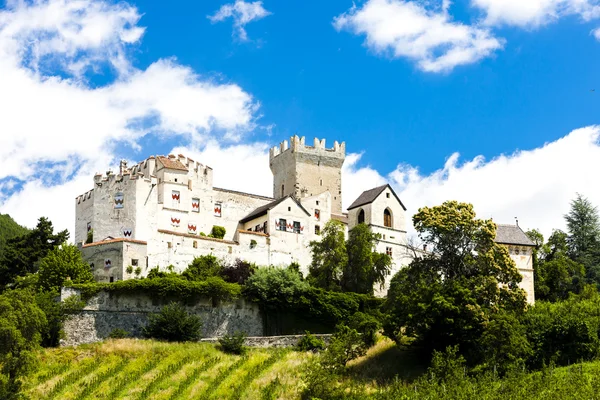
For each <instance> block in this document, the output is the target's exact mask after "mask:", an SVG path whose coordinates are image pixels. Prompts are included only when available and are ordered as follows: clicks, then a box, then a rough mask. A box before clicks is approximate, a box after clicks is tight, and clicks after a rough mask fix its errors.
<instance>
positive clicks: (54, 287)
mask: <svg viewBox="0 0 600 400" xmlns="http://www.w3.org/2000/svg"><path fill="white" fill-rule="evenodd" d="M38 275H39V281H38V284H39V286H40V288H41V289H42V290H45V291H59V290H60V288H61V286H63V284H64V283H65V281H67V279H70V281H71V282H73V283H85V282H93V281H94V276H93V275H92V272H91V269H90V266H89V265H88V264H87V263H86V262H85V261H83V258H82V256H81V252H80V251H79V249H78V248H77V247H76V246H74V245H71V244H64V245H62V246H61V247H56V248H54V249H53V250H51V251H50V252H48V254H47V255H46V256H45V257H44V258H42V259H41V260H40V264H39V272H38Z"/></svg>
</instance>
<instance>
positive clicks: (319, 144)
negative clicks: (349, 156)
mask: <svg viewBox="0 0 600 400" xmlns="http://www.w3.org/2000/svg"><path fill="white" fill-rule="evenodd" d="M288 151H290V152H293V153H296V152H298V153H307V154H314V155H319V156H321V157H323V156H325V157H333V158H340V159H342V160H343V159H344V158H345V157H346V143H345V142H342V143H338V142H337V141H335V142H333V148H330V149H328V148H327V147H326V146H325V139H317V138H315V139H314V142H313V145H312V146H307V145H306V143H305V137H304V136H302V137H298V136H297V135H295V136H292V137H290V141H289V142H288V141H287V140H284V141H283V142H281V143H280V144H279V146H274V147H272V148H271V149H269V161H270V162H272V161H273V159H274V158H275V157H277V156H279V155H281V154H283V153H286V152H288Z"/></svg>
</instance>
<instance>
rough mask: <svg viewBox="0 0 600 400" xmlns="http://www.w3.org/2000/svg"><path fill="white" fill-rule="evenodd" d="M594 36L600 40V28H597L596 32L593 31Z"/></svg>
mask: <svg viewBox="0 0 600 400" xmlns="http://www.w3.org/2000/svg"><path fill="white" fill-rule="evenodd" d="M592 35H594V37H595V38H596V39H598V40H600V28H597V29H595V30H594V31H592Z"/></svg>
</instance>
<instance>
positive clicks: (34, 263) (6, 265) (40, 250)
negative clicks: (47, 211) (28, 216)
mask: <svg viewBox="0 0 600 400" xmlns="http://www.w3.org/2000/svg"><path fill="white" fill-rule="evenodd" d="M68 238H69V233H68V232H67V231H66V230H64V231H61V232H58V233H56V234H55V233H54V228H53V227H52V222H50V221H49V220H48V219H47V218H44V217H42V218H40V219H39V221H38V224H37V226H36V228H35V229H33V230H32V231H30V232H29V233H27V234H25V235H23V236H18V237H14V238H12V239H9V240H8V241H7V242H6V247H5V249H4V254H3V257H2V261H1V262H0V284H7V283H10V282H12V281H13V280H14V278H15V277H16V276H19V275H25V274H27V273H34V272H37V270H38V261H39V260H40V259H42V258H44V257H45V256H46V255H47V254H48V253H49V252H50V251H51V250H52V249H54V248H55V247H56V246H59V245H61V244H63V243H65V242H66V241H67V239H68Z"/></svg>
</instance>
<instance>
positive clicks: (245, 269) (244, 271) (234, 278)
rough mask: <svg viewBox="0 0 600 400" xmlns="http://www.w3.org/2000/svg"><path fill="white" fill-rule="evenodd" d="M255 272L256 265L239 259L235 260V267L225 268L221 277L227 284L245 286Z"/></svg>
mask: <svg viewBox="0 0 600 400" xmlns="http://www.w3.org/2000/svg"><path fill="white" fill-rule="evenodd" d="M255 270H256V265H254V264H252V263H249V262H248V261H243V260H240V259H239V258H238V259H236V260H235V262H234V264H233V265H226V266H225V267H223V269H222V271H221V276H222V277H223V279H225V281H226V282H231V283H239V284H240V285H243V284H244V283H246V281H247V280H248V278H250V276H251V275H252V274H253V273H254V271H255Z"/></svg>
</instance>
